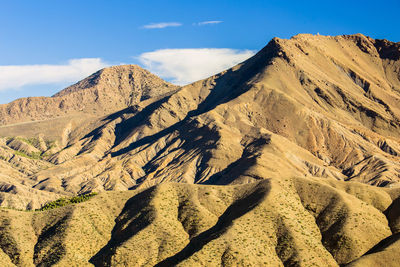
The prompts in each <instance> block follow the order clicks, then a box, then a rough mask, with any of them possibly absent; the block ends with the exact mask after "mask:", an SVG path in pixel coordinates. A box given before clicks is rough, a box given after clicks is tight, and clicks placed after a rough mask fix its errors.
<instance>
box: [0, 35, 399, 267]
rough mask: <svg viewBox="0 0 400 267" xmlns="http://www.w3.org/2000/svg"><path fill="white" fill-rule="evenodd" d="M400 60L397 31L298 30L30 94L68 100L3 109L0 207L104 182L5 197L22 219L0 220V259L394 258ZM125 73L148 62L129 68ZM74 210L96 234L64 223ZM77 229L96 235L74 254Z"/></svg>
mask: <svg viewBox="0 0 400 267" xmlns="http://www.w3.org/2000/svg"><path fill="white" fill-rule="evenodd" d="M399 59H400V44H399V43H393V42H390V41H386V40H374V39H371V38H369V37H366V36H363V35H361V34H357V35H349V36H337V37H330V36H319V35H317V36H314V35H308V34H302V35H297V36H294V37H292V38H291V39H289V40H284V39H278V38H274V39H273V40H272V41H271V42H270V43H269V44H268V45H267V46H266V47H265V48H263V49H262V50H261V51H260V52H259V53H257V54H256V55H255V56H254V57H252V58H250V59H249V60H247V61H245V62H243V63H242V64H239V65H237V66H235V67H233V68H231V69H229V70H226V71H224V72H222V73H220V74H217V75H215V76H212V77H210V78H207V79H204V80H201V81H198V82H195V83H193V84H190V85H187V86H184V87H181V88H177V87H174V86H172V85H169V84H167V83H165V82H163V81H162V80H160V79H159V78H154V76H153V75H150V74H149V73H147V72H145V71H143V70H141V69H139V68H138V67H133V69H132V68H131V67H113V68H111V69H110V71H109V72H108V71H107V72H106V70H107V69H106V70H104V71H103V72H100V73H97V74H94V75H92V76H90V77H89V78H87V79H85V80H83V81H81V82H79V83H78V84H76V85H74V86H72V87H69V88H67V89H65V90H63V91H61V92H60V93H58V94H56V95H55V96H54V97H52V98H43V99H50V100H46V101H50V102H51V101H56V100H53V99H74V100H73V101H70V106H69V108H68V112H67V113H68V115H66V116H64V117H63V116H61V115H60V117H57V116H56V114H58V113H57V112H62V110H63V108H60V103H61V102H58V105H55V106H57V107H58V108H54V110H57V111H56V112H51V116H50V117H46V116H48V115H43V114H46V108H45V107H41V106H40V105H37V106H36V108H32V110H33V111H34V112H33V111H32V112H33V113H32V114H24V115H15V116H13V115H11V116H9V115H7V113H3V114H5V115H2V117H1V118H2V121H3V124H4V125H3V126H2V127H1V128H0V135H1V136H3V138H2V139H0V158H1V159H2V160H0V164H1V165H0V168H1V170H2V172H1V174H0V189H1V192H0V199H1V205H2V206H3V207H14V208H19V209H34V208H38V207H40V206H41V205H42V204H44V203H45V202H47V201H49V200H54V199H57V198H60V197H61V196H65V197H67V196H73V195H77V194H79V195H80V194H85V193H89V192H92V191H95V192H102V191H117V192H109V193H107V192H103V193H101V194H100V195H99V196H96V197H94V199H93V200H91V201H89V202H87V203H84V204H78V205H72V206H67V207H64V208H60V209H56V210H52V211H46V212H33V213H26V212H23V211H6V210H4V211H3V213H2V216H3V217H2V218H3V221H4V222H3V224H6V223H7V222H8V223H9V224H10V221H13V220H14V219H12V218H18V217H19V216H25V217H26V223H28V224H29V225H31V226H29V227H31V228H32V229H33V230H32V233H34V234H32V235H31V236H29V237H28V236H25V237H21V236H20V235H18V233H17V232H14V231H17V230H15V229H17V228H18V227H21V228H25V227H28V226H24V225H20V226H15V229H14V228H10V227H7V226H4V227H3V228H2V229H3V230H2V233H3V235H4V236H7V237H9V239H10V240H14V241H13V242H14V243H12V241H10V242H11V243H12V244H14V245H13V246H11V245H10V244H11V243H10V244H8V243H4V242H3V244H0V247H2V248H3V252H4V253H5V254H4V255H3V256H4V262H8V263H10V262H11V263H13V264H17V265H24V266H25V265H26V264H28V263H29V264H31V265H32V264H35V265H40V264H44V265H46V264H49V263H59V264H60V265H63V264H66V263H68V262H74V263H75V264H78V265H79V264H89V263H92V264H95V265H99V266H102V265H113V266H114V265H124V264H125V265H126V264H128V265H129V264H131V265H132V266H153V265H155V264H158V265H159V266H171V265H182V266H192V265H193V264H195V263H198V264H199V265H210V264H211V265H228V266H235V265H246V266H247V265H253V266H260V265H270V266H279V265H285V266H307V265H310V264H311V265H312V264H314V265H317V266H337V265H338V264H350V265H351V266H369V265H377V264H378V265H382V266H396V265H395V263H396V262H397V261H398V256H396V255H398V253H395V252H396V251H397V252H398V251H399V244H400V243H399V242H398V240H399V238H398V231H399V229H400V228H399V227H398V222H399V213H398V212H397V211H398V202H399V192H400V191H399V190H400V186H399V185H400V157H399V156H400V143H399V137H400V123H399V121H400V60H399ZM136 71H138V72H139V73H142V74H143V73H145V74H146V75H143V76H140V77H143V79H142V80H140V79H139V78H134V79H133V82H132V79H131V78H130V76H129V75H131V76H134V77H136V76H135V75H136V74H132V73H133V72H136ZM104 73H107V75H106V74H104ZM128 73H130V74H128ZM123 77H124V78H123ZM146 77H147V78H148V77H151V80H150V81H147V78H146ZM100 81H101V82H100ZM114 81H118V82H114ZM151 81H152V82H151ZM117 84H118V85H117ZM122 87H123V88H122ZM132 88H134V89H133V93H132ZM94 92H97V93H94ZM102 92H104V93H102ZM78 95H79V97H77V96H78ZM86 95H87V98H84V97H83V96H85V97H86ZM96 95H97V96H98V98H97V97H94V96H96ZM105 95H108V96H110V95H113V97H105ZM101 96H104V98H102V97H101ZM109 98H112V99H113V101H114V102H113V104H112V105H111V104H110V105H109V106H107V105H105V104H104V103H106V102H107V100H108V99H109ZM77 100H79V101H78V102H79V103H76V102H75V101H77ZM18 101H22V102H23V101H25V100H17V101H14V103H22V102H18ZM57 101H58V100H57ZM50 102H49V103H50ZM51 103H53V102H51ZM75 105H77V106H75ZM82 106H84V108H82ZM10 107H13V103H11V104H8V105H5V106H3V110H10ZM31 107H32V106H30V109H31ZM114 107H115V109H113V108H114ZM17 110H19V111H20V112H22V109H17ZM75 112H77V113H75ZM79 112H81V113H79ZM22 113H23V112H22ZM22 113H21V114H22ZM83 113H85V114H90V118H89V117H87V118H86V117H85V118H82V116H79V114H83ZM76 114H78V115H76ZM3 116H4V117H3ZM74 116H75V117H74ZM88 116H89V115H88ZM31 120H36V121H33V122H29V123H22V122H24V121H31ZM16 122H19V124H15V123H16ZM51 125H59V126H60V127H57V129H53V128H55V127H51ZM168 182H174V183H168ZM176 183H179V184H176ZM182 183H185V184H187V185H182ZM193 184H202V185H193ZM365 184H368V185H365ZM217 185H224V186H223V187H221V186H217ZM129 189H131V190H132V191H128V192H124V193H122V192H121V191H127V190H129ZM119 196H121V197H119ZM128 199H129V200H128ZM107 203H108V204H107ZM104 205H108V208H107V211H104V212H105V213H104V214H101V215H96V216H99V217H98V218H97V217H96V218H92V215H90V214H92V213H91V210H93V212H94V214H97V213H96V212H95V210H96V209H99V208H101V207H102V206H104ZM123 205H125V207H124V208H123ZM93 216H94V215H93ZM104 216H106V217H107V219H104V218H103V217H104ZM101 218H103V219H101ZM114 219H116V221H115V222H114ZM14 221H15V220H14ZM14 221H13V222H14ZM29 221H32V223H29ZM89 222H90V223H89ZM81 224H84V225H87V224H90V225H94V226H93V227H95V228H96V229H100V230H99V231H100V232H98V233H97V234H94V232H93V231H92V230H90V229H92V228H90V229H88V231H87V232H82V233H77V231H75V230H73V229H75V228H74V227H78V226H77V225H81ZM61 225H62V229H64V230H63V231H66V232H65V233H64V232H62V233H61V232H60V233H58V234H57V233H56V232H54V229H58V228H57V227H61ZM54 227H56V228H54ZM160 227H161V229H163V231H160V230H159V229H160ZM265 229H270V230H268V231H267V230H265ZM49 231H50V232H49ZM51 231H53V232H51ZM0 232H1V231H0ZM73 233H74V234H73ZM43 236H44V237H46V238H50V239H45V240H42V239H41V238H42V237H43ZM83 236H91V237H92V236H93V238H94V239H95V241H93V244H92V245H90V248H89V247H82V248H81V249H82V250H81V252H79V253H78V252H77V251H76V250H75V249H76V246H71V244H72V242H73V240H82V239H83V238H84V237H83ZM44 237H43V238H44ZM255 237H256V238H255ZM21 242H22V243H21ZM21 244H22V245H21ZM54 244H57V246H58V247H59V248H60V250H57V251H51V249H50V247H51V246H54ZM84 245H85V244H82V246H84ZM10 246H11V247H13V249H10ZM25 246H27V247H29V249H25V250H24V249H22V247H25ZM150 247H151V249H149V248H150ZM11 251H20V252H19V254H18V255H17V254H15V253H14V254H13V253H11ZM22 251H24V252H22ZM77 253H78V254H77ZM80 253H81V254H80ZM74 255H80V256H74ZM266 259H267V260H266Z"/></svg>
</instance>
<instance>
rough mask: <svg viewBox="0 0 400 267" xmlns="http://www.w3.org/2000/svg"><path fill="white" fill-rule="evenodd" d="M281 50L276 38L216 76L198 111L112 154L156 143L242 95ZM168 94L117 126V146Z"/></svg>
mask: <svg viewBox="0 0 400 267" xmlns="http://www.w3.org/2000/svg"><path fill="white" fill-rule="evenodd" d="M278 50H279V47H278V45H277V44H276V43H275V42H274V41H271V42H270V43H269V44H268V45H267V46H266V47H265V48H264V49H262V50H261V51H260V52H258V53H257V54H256V55H255V56H254V57H252V58H250V59H248V60H247V61H245V62H244V63H243V65H242V66H241V68H240V69H238V70H235V71H233V70H232V69H229V70H227V71H226V72H225V73H224V74H222V75H219V76H218V77H217V78H216V79H215V86H214V87H213V88H212V90H211V92H210V94H209V95H208V96H207V97H206V99H205V100H204V101H203V102H201V103H200V104H199V105H198V107H197V108H196V109H195V110H192V111H189V112H188V113H187V116H186V117H185V118H184V119H183V120H181V121H179V122H177V123H175V124H173V125H171V126H169V127H167V128H165V129H163V130H161V131H159V132H157V133H156V134H154V135H151V136H146V137H144V138H142V139H140V140H138V141H136V142H133V143H131V144H130V145H129V146H127V147H125V148H122V149H120V150H118V151H115V152H113V153H111V155H112V156H113V157H114V156H119V155H122V154H124V153H127V152H129V151H131V150H133V149H135V148H138V147H140V146H143V145H147V144H150V143H152V142H155V141H156V140H158V139H159V138H162V137H164V136H166V135H168V134H170V133H172V132H174V131H175V130H177V129H178V128H179V127H181V126H182V125H184V124H185V123H187V122H189V121H190V120H191V119H192V118H193V117H195V116H199V115H201V114H203V113H206V112H208V111H210V110H212V109H214V108H215V107H217V106H218V105H221V104H224V103H227V102H229V101H231V100H233V99H235V98H237V97H238V96H240V95H241V94H243V93H245V92H247V91H248V90H250V88H251V85H250V84H249V81H250V80H251V79H255V78H256V76H257V74H258V73H260V72H261V70H262V69H263V68H265V67H266V66H267V65H268V64H270V62H271V60H272V59H273V58H274V56H276V55H277V51H278ZM169 97H170V96H168V97H166V98H163V99H162V100H159V101H157V102H155V103H153V104H151V105H149V106H148V107H146V108H145V109H144V110H142V111H141V112H139V113H138V114H137V115H135V116H133V117H132V118H130V119H129V120H127V121H124V122H122V123H121V124H120V125H118V127H117V129H118V130H117V135H118V137H117V139H118V140H119V141H118V142H116V144H115V146H116V145H118V144H120V143H121V142H122V140H124V139H125V138H126V137H127V136H128V135H130V134H131V133H132V131H133V130H134V129H135V128H137V127H139V126H141V125H144V124H146V123H147V122H148V118H149V117H150V115H151V114H152V113H153V112H154V111H155V110H156V109H158V108H159V107H161V105H162V104H163V103H164V102H166V101H167V100H168V99H169ZM115 146H114V147H115Z"/></svg>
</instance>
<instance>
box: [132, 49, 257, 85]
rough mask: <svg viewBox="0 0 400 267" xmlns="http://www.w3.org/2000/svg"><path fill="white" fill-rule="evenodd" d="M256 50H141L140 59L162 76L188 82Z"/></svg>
mask: <svg viewBox="0 0 400 267" xmlns="http://www.w3.org/2000/svg"><path fill="white" fill-rule="evenodd" d="M254 53H255V52H254V51H251V50H235V49H229V48H200V49H161V50H156V51H153V52H147V53H143V54H141V55H140V56H139V61H140V62H141V63H142V64H143V65H144V66H145V67H146V68H148V69H149V70H150V71H151V72H153V73H155V74H157V75H159V76H160V77H162V78H164V79H168V80H170V81H171V82H173V83H175V84H179V85H184V84H188V83H191V82H194V81H197V80H201V79H204V78H207V77H209V76H211V75H214V74H216V73H219V72H221V71H223V70H225V69H228V68H230V67H233V66H234V65H236V64H238V63H240V62H242V61H244V60H246V59H248V58H249V57H251V56H253V55H254Z"/></svg>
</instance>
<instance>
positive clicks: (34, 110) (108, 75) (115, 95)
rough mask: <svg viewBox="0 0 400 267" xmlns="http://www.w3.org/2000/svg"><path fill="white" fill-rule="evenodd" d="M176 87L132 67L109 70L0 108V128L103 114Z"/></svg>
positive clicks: (116, 67) (106, 69)
mask: <svg viewBox="0 0 400 267" xmlns="http://www.w3.org/2000/svg"><path fill="white" fill-rule="evenodd" d="M176 88H177V86H174V85H172V84H170V83H167V82H165V81H163V80H162V79H160V78H159V77H157V76H155V75H153V74H151V73H150V72H148V71H147V70H144V69H142V68H140V67H139V66H136V65H122V66H114V67H109V68H105V69H102V70H100V71H98V72H96V73H94V74H92V75H90V76H89V77H87V78H86V79H84V80H82V81H80V82H78V83H77V84H74V85H72V86H70V87H68V88H65V89H64V90H62V91H60V92H58V93H57V94H55V95H54V96H52V97H27V98H21V99H18V100H15V101H13V102H11V103H9V104H3V105H0V125H7V124H14V123H20V122H26V121H37V120H48V119H52V118H58V117H65V116H67V115H72V114H74V115H76V114H79V116H82V115H87V114H88V113H89V114H92V115H93V114H97V115H104V114H108V113H111V112H114V111H118V110H120V109H123V108H126V107H128V106H130V105H132V104H136V103H138V102H139V101H142V100H145V99H148V98H150V97H157V96H161V95H164V94H166V93H168V92H170V91H172V90H174V89H176Z"/></svg>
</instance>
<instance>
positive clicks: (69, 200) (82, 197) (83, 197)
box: [37, 192, 97, 211]
mask: <svg viewBox="0 0 400 267" xmlns="http://www.w3.org/2000/svg"><path fill="white" fill-rule="evenodd" d="M95 195H97V193H96V192H92V193H89V194H84V195H80V196H75V197H72V198H59V199H57V200H54V201H51V202H48V203H46V204H45V205H44V206H43V207H41V208H40V209H37V211H44V210H51V209H55V208H60V207H64V206H66V205H69V204H76V203H81V202H84V201H87V200H89V199H90V198H92V197H94V196H95Z"/></svg>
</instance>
